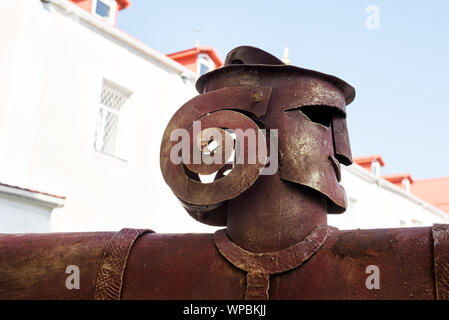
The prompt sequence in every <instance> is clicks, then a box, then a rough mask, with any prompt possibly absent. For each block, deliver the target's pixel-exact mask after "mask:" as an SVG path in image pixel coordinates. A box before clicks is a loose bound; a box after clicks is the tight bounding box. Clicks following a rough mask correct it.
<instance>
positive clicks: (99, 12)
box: [92, 0, 117, 24]
mask: <svg viewBox="0 0 449 320" xmlns="http://www.w3.org/2000/svg"><path fill="white" fill-rule="evenodd" d="M92 11H93V13H94V14H95V15H96V16H97V17H99V18H101V19H103V20H104V21H106V22H107V23H109V24H114V23H115V16H116V13H117V3H116V2H115V0H94V1H92Z"/></svg>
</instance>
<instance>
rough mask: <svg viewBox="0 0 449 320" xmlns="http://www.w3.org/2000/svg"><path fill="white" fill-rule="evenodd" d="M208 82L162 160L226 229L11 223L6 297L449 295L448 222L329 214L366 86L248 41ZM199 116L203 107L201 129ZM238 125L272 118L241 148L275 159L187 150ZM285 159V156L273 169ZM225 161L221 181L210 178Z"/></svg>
mask: <svg viewBox="0 0 449 320" xmlns="http://www.w3.org/2000/svg"><path fill="white" fill-rule="evenodd" d="M196 87H197V89H198V91H199V92H200V95H198V96H197V97H195V98H193V99H192V100H190V101H188V102H187V103H186V104H185V105H183V106H182V107H181V108H180V109H179V110H178V111H177V112H176V113H175V115H174V116H173V118H172V119H171V120H170V122H169V124H168V126H167V128H166V131H165V133H164V136H163V140H162V144H161V157H160V165H161V171H162V174H163V177H164V179H165V181H166V182H167V184H168V185H169V187H170V188H171V189H172V191H173V192H174V194H175V195H176V197H177V198H178V199H179V200H180V201H181V203H182V205H183V206H184V207H185V208H186V210H187V212H188V213H189V214H190V215H191V216H192V217H193V218H195V219H196V220H198V221H200V222H202V223H205V224H209V225H217V226H226V229H224V230H222V231H218V232H217V233H216V234H215V236H214V235H213V234H157V233H151V232H147V233H144V232H143V231H141V230H130V229H126V230H124V231H122V232H121V233H118V234H114V233H101V232H99V233H73V234H46V235H45V234H44V235H9V236H8V235H0V299H30V298H31V299H33V298H38V299H93V298H101V299H118V298H121V299H245V298H246V299H436V298H438V299H448V298H449V294H448V292H449V285H448V283H449V281H448V277H449V275H448V270H449V267H448V265H449V255H448V252H449V234H448V230H449V228H448V226H445V225H437V226H435V227H434V228H432V227H422V228H403V229H377V230H350V231H340V230H337V229H335V228H331V227H329V226H327V214H328V213H342V212H343V211H344V210H345V208H346V205H347V203H346V202H347V201H346V195H345V192H344V189H343V187H342V186H341V185H340V183H339V182H340V180H341V168H340V166H341V165H349V164H351V163H352V155H351V149H350V144H349V136H348V130H347V126H346V112H347V111H346V107H347V105H348V104H350V103H351V102H352V100H353V99H354V97H355V91H354V89H353V88H352V87H351V86H350V85H349V84H347V83H346V82H344V81H343V80H340V79H338V78H336V77H334V76H331V75H327V74H324V73H319V72H316V71H312V70H307V69H302V68H298V67H294V66H287V65H285V64H283V63H282V61H280V60H279V59H277V58H275V57H274V56H272V55H271V54H269V53H266V52H264V51H262V50H260V49H257V48H252V47H238V48H236V49H234V50H232V51H231V52H230V53H229V54H228V56H227V58H226V62H225V66H224V67H223V68H220V69H217V70H215V71H212V72H210V73H207V74H205V75H203V76H202V77H201V78H200V79H199V80H198V82H197V85H196ZM195 121H201V131H200V132H199V133H198V132H195V127H194V126H195V124H194V123H195ZM176 129H184V132H185V135H187V136H189V137H190V138H191V139H190V140H188V143H186V145H185V146H186V149H180V152H181V155H180V156H182V161H180V162H177V163H175V162H173V161H172V159H171V158H170V156H171V151H172V150H173V148H174V147H175V146H177V145H178V146H179V144H178V143H179V140H180V137H178V139H174V140H173V139H171V135H172V133H173V131H174V130H176ZM215 129H216V130H217V131H216V132H217V135H218V136H219V137H221V139H219V140H223V141H224V142H223V141H222V142H223V143H222V144H219V145H218V146H216V148H215V149H213V151H211V150H210V149H208V148H209V144H210V143H211V141H209V138H208V135H209V134H210V133H211V132H212V131H213V130H215ZM237 129H243V130H245V129H253V130H254V131H257V132H261V131H263V130H266V135H262V138H261V139H260V140H258V142H261V145H259V144H257V146H254V145H252V144H251V143H248V144H243V147H242V150H240V152H241V154H244V155H245V156H246V157H245V158H246V159H253V158H258V156H259V155H261V158H262V161H261V162H256V163H250V162H249V161H247V162H244V163H235V161H234V162H232V161H231V162H229V161H227V160H228V159H227V158H226V157H225V158H221V160H223V161H222V162H223V163H219V164H217V163H208V162H207V161H205V160H203V159H202V158H201V161H200V162H198V163H191V162H189V161H186V158H184V156H185V154H189V153H193V152H194V151H195V152H202V153H204V152H205V150H208V151H207V152H209V153H210V154H213V153H214V152H216V151H217V150H227V151H229V150H231V148H232V149H233V150H234V151H235V150H237V148H236V145H239V144H238V143H237V142H235V141H236V140H233V142H230V141H231V139H230V137H231V136H232V133H233V132H234V133H235V131H236V130H237ZM276 130H277V131H276ZM204 136H205V137H206V139H205V140H204V141H203V139H202V138H203V137H204ZM193 137H200V139H199V143H198V139H197V140H193ZM272 137H275V139H274V140H272V139H271V138H272ZM248 141H249V140H248ZM273 141H277V142H278V149H273V150H274V151H272V149H271V147H272V146H273V144H274V142H273ZM253 147H255V150H256V154H253V153H251V152H250V149H251V148H253ZM186 150H187V151H186ZM267 152H268V153H267ZM235 153H236V154H237V153H238V152H237V151H236V152H235ZM265 153H266V154H265ZM178 155H179V152H178ZM273 155H274V156H275V158H273V157H271V156H273ZM251 157H253V158H251ZM225 160H226V162H225ZM266 160H267V161H266ZM274 160H278V161H279V168H278V170H276V171H275V172H273V173H272V174H269V175H266V174H262V173H265V172H266V171H265V169H267V168H266V167H268V166H269V165H271V164H273V162H275V161H274ZM229 170H230V172H229V173H228V174H226V172H227V171H229ZM213 172H217V175H216V176H215V179H214V181H212V182H210V183H203V182H202V181H201V179H200V175H203V174H210V173H213ZM108 244H109V245H108ZM68 265H77V266H79V268H80V270H81V288H80V289H79V290H68V289H67V288H65V285H64V284H65V279H66V277H67V274H65V272H64V271H65V268H66V266H68ZM372 267H375V268H377V270H378V272H379V274H378V275H379V286H378V287H374V288H373V287H369V286H368V285H367V281H368V277H369V276H370V275H369V272H368V273H367V270H371V269H370V268H372Z"/></svg>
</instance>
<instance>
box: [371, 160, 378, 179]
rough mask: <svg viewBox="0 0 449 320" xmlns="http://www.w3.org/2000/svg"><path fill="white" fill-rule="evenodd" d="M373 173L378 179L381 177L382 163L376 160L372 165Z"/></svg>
mask: <svg viewBox="0 0 449 320" xmlns="http://www.w3.org/2000/svg"><path fill="white" fill-rule="evenodd" d="M371 172H372V173H373V174H374V175H375V176H376V178H379V177H380V162H379V161H377V160H374V161H373V162H372V163H371Z"/></svg>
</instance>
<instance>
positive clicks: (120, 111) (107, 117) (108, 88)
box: [94, 80, 131, 160]
mask: <svg viewBox="0 0 449 320" xmlns="http://www.w3.org/2000/svg"><path fill="white" fill-rule="evenodd" d="M130 95H131V93H130V92H129V91H128V90H126V89H123V88H121V87H119V86H118V85H116V84H114V83H112V82H110V81H107V80H104V81H103V87H102V90H101V95H100V103H99V105H98V114H97V126H96V133H95V144H94V147H95V150H96V151H98V152H101V153H104V154H107V155H110V156H113V157H116V158H119V159H122V160H124V159H125V154H124V143H123V136H124V135H125V133H124V131H125V118H126V102H127V100H128V98H129V96H130Z"/></svg>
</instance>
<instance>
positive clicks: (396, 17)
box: [118, 0, 449, 179]
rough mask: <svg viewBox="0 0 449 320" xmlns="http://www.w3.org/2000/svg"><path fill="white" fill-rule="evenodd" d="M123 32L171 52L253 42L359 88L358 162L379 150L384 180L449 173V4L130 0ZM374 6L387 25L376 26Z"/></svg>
mask: <svg viewBox="0 0 449 320" xmlns="http://www.w3.org/2000/svg"><path fill="white" fill-rule="evenodd" d="M131 1H132V6H131V7H130V8H129V9H126V10H123V11H122V12H121V13H120V14H119V17H118V27H119V28H120V29H122V30H124V31H126V32H128V33H129V34H131V35H133V36H135V37H136V38H138V39H140V40H142V41H143V42H145V43H147V44H148V45H149V46H151V47H153V48H154V49H156V50H158V51H160V52H162V53H172V52H176V51H181V50H184V49H188V48H192V47H194V45H195V40H199V42H200V45H204V46H212V47H214V48H215V50H216V51H217V52H218V54H219V55H220V56H221V57H222V58H224V57H225V55H226V53H227V52H228V51H230V50H231V49H232V48H234V47H236V46H239V45H253V46H257V47H260V48H262V49H264V50H267V51H269V52H270V53H273V54H275V55H277V56H278V57H282V53H283V48H284V47H285V46H288V47H289V50H290V61H291V64H293V65H297V66H301V67H304V68H309V69H314V70H317V71H321V72H325V73H330V74H333V75H336V76H338V77H340V78H342V79H343V80H345V81H347V82H348V83H350V84H351V85H353V86H354V87H355V88H356V99H355V101H354V102H353V103H352V104H351V105H350V106H349V107H348V127H349V134H350V139H351V144H352V150H353V155H354V156H361V155H371V154H380V155H381V156H382V157H383V159H384V161H385V163H386V166H385V167H384V168H383V169H382V172H383V173H385V174H388V173H403V172H409V173H411V174H412V177H413V178H415V179H423V178H431V177H441V176H449V165H448V159H449V99H448V98H449V18H448V15H449V1H447V0H440V1H437V0H433V1H424V0H421V1H405V0H401V1H400V0H382V1H374V0H373V1H363V0H339V1H335V0H318V1H317V0H315V1H262V0H259V1H252V0H249V1H248V0H247V1H244V0H241V1H231V0H228V1H148V0H131ZM368 5H376V6H377V7H378V8H379V18H380V29H375V30H369V29H367V28H366V26H365V21H366V19H367V17H368V16H369V14H368V13H366V12H365V9H366V7H367V6H368Z"/></svg>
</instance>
